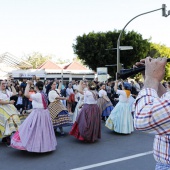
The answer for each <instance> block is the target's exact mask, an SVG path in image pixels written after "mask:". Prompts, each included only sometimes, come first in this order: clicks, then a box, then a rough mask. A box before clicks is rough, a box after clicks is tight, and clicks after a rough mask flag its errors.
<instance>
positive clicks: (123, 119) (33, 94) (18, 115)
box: [0, 59, 170, 166]
mask: <svg viewBox="0 0 170 170" xmlns="http://www.w3.org/2000/svg"><path fill="white" fill-rule="evenodd" d="M150 60H151V59H150ZM147 62H148V63H149V61H147ZM143 63H144V62H142V61H141V65H142V64H143ZM138 64H139V63H138ZM164 64H165V61H164V63H163V64H162V65H164ZM148 65H149V64H148ZM150 69H151V68H150ZM148 70H149V69H148ZM151 71H152V70H151ZM147 74H149V71H148V72H146V71H145V76H144V78H145V79H144V83H142V82H139V81H138V80H135V81H134V80H124V81H122V80H121V81H118V80H116V81H110V82H99V81H98V80H97V79H95V80H94V81H88V80H81V81H75V80H73V81H71V82H68V83H67V85H66V86H65V85H63V83H62V82H61V81H60V80H57V79H54V80H46V81H44V82H43V81H41V80H40V79H39V78H36V76H34V77H33V78H32V80H27V79H23V80H22V82H19V81H17V80H15V81H14V80H1V81H0V138H1V139H2V142H3V143H6V144H7V145H8V146H11V147H13V148H16V149H19V150H27V151H29V152H49V151H54V150H55V149H56V146H57V140H56V136H55V132H57V129H59V131H60V132H59V133H60V134H61V135H64V129H63V127H66V126H70V127H71V128H70V132H69V134H70V135H72V136H74V137H75V138H76V139H78V140H81V141H85V142H90V143H91V142H95V141H96V140H98V139H100V138H101V123H102V122H104V123H105V127H107V128H109V129H110V130H112V131H115V132H116V133H122V134H131V133H132V132H133V131H134V125H135V127H136V128H137V129H139V130H146V131H151V132H153V133H155V134H157V135H156V139H155V141H158V140H168V139H162V137H161V136H160V134H166V133H168V130H167V131H166V130H165V129H166V128H167V127H168V125H167V124H166V123H165V127H164V126H163V125H160V128H158V126H157V125H155V123H154V122H155V118H153V117H152V116H154V115H155V116H156V114H157V112H159V110H156V108H157V107H161V108H162V110H163V108H164V110H165V107H168V106H169V104H168V103H167V106H165V104H164V103H165V102H164V103H163V102H161V100H159V99H158V96H159V97H160V96H161V95H163V94H166V95H165V96H164V98H165V99H166V97H167V96H168V94H169V93H168V92H169V91H170V82H167V83H165V82H164V83H160V82H161V80H162V77H161V76H162V74H161V75H160V77H158V76H159V75H158V76H157V77H158V79H159V80H158V81H159V83H158V81H156V78H157V77H156V76H155V77H156V78H155V79H153V81H155V82H156V83H157V84H158V85H157V86H158V87H157V86H156V85H154V84H153V83H152V82H151V80H149V78H150V79H151V77H150V76H148V77H147V81H146V75H147ZM152 76H154V73H153V75H152ZM142 89H143V90H142ZM154 90H155V91H154ZM157 93H158V94H157ZM147 96H149V98H147ZM151 96H153V99H154V98H156V99H157V101H155V103H153V104H154V105H156V104H158V105H157V106H156V107H155V108H153V107H152V105H151V104H149V103H151V102H153V101H154V100H151V99H150V98H151ZM136 98H137V99H136ZM135 99H136V100H135ZM165 99H164V100H165ZM159 103H160V105H161V106H160V105H159ZM148 104H149V106H150V107H148ZM145 107H146V109H145ZM151 109H152V110H151ZM146 110H147V111H146ZM152 112H154V115H152V114H150V113H152ZM162 112H164V111H162ZM140 113H142V114H140ZM147 114H149V115H147ZM165 114H167V113H165ZM144 115H145V116H144ZM23 116H25V117H24V119H22V117H23ZM165 116H166V115H165ZM152 118H153V119H154V120H153V121H152ZM160 119H161V118H160V117H159V119H158V121H159V122H160ZM133 122H135V124H134V123H133ZM148 122H149V123H148ZM150 122H151V123H152V127H151V126H150V125H149V124H150ZM161 126H162V128H161ZM166 137H167V135H165V138H166ZM160 145H161V144H160ZM156 146H157V144H155V147H156ZM158 152H159V151H158V150H157V149H156V148H155V152H154V154H155V157H156V159H157V161H158V162H159V163H160V162H161V161H162V162H161V163H167V162H166V161H164V160H161V159H163V158H161V159H160V158H159V160H158V156H157V155H158ZM162 154H163V153H162ZM162 156H164V155H162ZM161 166H162V164H161Z"/></svg>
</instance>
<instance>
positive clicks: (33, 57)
mask: <svg viewBox="0 0 170 170" xmlns="http://www.w3.org/2000/svg"><path fill="white" fill-rule="evenodd" d="M51 58H52V57H51V56H43V55H42V54H41V53H39V52H34V53H33V54H30V55H28V56H27V62H29V63H30V64H32V65H33V68H34V69H36V68H37V67H38V66H40V65H41V64H43V63H44V62H45V61H47V60H49V59H51Z"/></svg>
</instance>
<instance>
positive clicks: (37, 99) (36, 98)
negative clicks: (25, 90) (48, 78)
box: [30, 93, 44, 109]
mask: <svg viewBox="0 0 170 170" xmlns="http://www.w3.org/2000/svg"><path fill="white" fill-rule="evenodd" d="M30 99H32V107H33V108H34V109H38V108H44V106H43V102H42V96H41V93H36V94H31V95H30Z"/></svg>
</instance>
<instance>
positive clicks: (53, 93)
mask: <svg viewBox="0 0 170 170" xmlns="http://www.w3.org/2000/svg"><path fill="white" fill-rule="evenodd" d="M56 97H59V95H58V94H57V92H56V91H55V90H51V91H50V92H49V93H48V99H49V101H50V102H54V101H55V100H56Z"/></svg>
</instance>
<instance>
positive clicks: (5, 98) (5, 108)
mask: <svg viewBox="0 0 170 170" xmlns="http://www.w3.org/2000/svg"><path fill="white" fill-rule="evenodd" d="M6 83H7V82H5V81H0V138H3V139H2V142H5V143H7V145H9V144H10V135H11V134H12V133H13V132H15V131H17V130H18V127H19V126H20V124H21V122H20V119H19V112H18V111H17V109H16V108H15V106H14V102H15V101H14V100H10V97H11V96H13V95H16V91H15V88H14V87H13V86H11V89H12V92H11V91H9V90H7V89H6Z"/></svg>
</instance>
